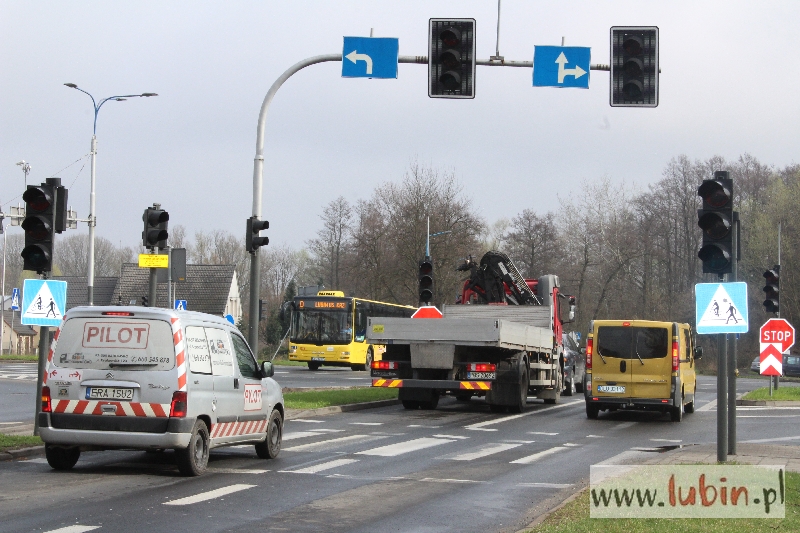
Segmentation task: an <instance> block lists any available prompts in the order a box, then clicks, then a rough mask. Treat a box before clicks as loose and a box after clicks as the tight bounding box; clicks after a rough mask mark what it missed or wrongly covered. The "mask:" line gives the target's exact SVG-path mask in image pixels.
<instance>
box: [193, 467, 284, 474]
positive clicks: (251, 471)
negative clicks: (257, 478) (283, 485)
mask: <svg viewBox="0 0 800 533" xmlns="http://www.w3.org/2000/svg"><path fill="white" fill-rule="evenodd" d="M208 472H212V473H214V474H266V473H267V472H269V470H260V469H258V468H209V469H208Z"/></svg>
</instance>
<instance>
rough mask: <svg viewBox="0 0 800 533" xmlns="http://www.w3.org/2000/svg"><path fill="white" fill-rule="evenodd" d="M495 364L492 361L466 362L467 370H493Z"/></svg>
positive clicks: (495, 367) (495, 368)
mask: <svg viewBox="0 0 800 533" xmlns="http://www.w3.org/2000/svg"><path fill="white" fill-rule="evenodd" d="M496 370H497V365H495V364H493V363H469V364H467V371H468V372H495V371H496Z"/></svg>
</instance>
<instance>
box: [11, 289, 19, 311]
mask: <svg viewBox="0 0 800 533" xmlns="http://www.w3.org/2000/svg"><path fill="white" fill-rule="evenodd" d="M11 310H12V311H19V289H18V288H16V287H15V288H13V289H11Z"/></svg>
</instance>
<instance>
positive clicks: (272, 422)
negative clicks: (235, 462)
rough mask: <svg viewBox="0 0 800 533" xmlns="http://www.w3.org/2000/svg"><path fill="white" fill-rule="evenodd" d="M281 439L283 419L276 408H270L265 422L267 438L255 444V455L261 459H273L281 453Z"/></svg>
mask: <svg viewBox="0 0 800 533" xmlns="http://www.w3.org/2000/svg"><path fill="white" fill-rule="evenodd" d="M282 441H283V419H282V418H281V413H280V411H278V410H277V409H273V410H272V414H271V415H269V421H268V422H267V438H266V439H264V442H259V443H258V444H256V455H258V456H259V457H260V458H261V459H275V458H276V457H278V454H279V453H281V442H282Z"/></svg>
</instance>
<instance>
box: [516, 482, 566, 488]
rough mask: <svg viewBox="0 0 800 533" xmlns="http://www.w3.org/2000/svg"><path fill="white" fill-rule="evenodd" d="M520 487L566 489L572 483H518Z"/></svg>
mask: <svg viewBox="0 0 800 533" xmlns="http://www.w3.org/2000/svg"><path fill="white" fill-rule="evenodd" d="M517 486H518V487H539V488H543V489H566V488H569V487H571V486H572V484H571V483H517Z"/></svg>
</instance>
